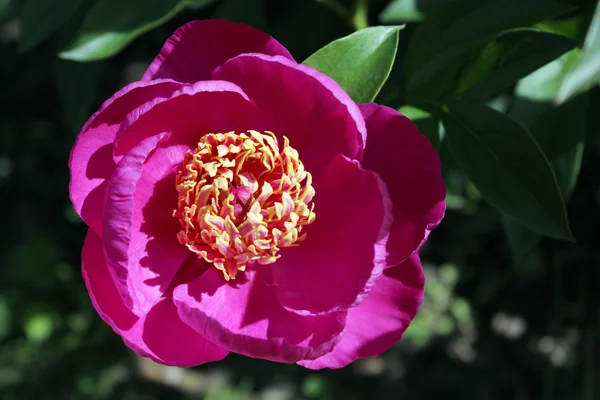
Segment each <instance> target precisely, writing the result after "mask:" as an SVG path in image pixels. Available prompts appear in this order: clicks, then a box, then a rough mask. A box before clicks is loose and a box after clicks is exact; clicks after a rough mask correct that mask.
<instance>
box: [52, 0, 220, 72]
mask: <svg viewBox="0 0 600 400" xmlns="http://www.w3.org/2000/svg"><path fill="white" fill-rule="evenodd" d="M213 1H214V0H177V1H165V0H127V1H123V0H100V1H98V2H97V3H96V5H95V6H94V7H93V8H92V9H91V10H90V12H89V13H88V15H87V16H86V18H85V20H84V21H83V26H82V27H81V30H80V31H79V33H78V35H77V36H76V37H75V39H74V40H73V42H71V44H70V45H68V46H67V48H66V49H65V50H64V51H63V52H62V53H60V57H61V58H65V59H68V60H74V61H94V60H101V59H104V58H108V57H111V56H113V55H115V54H117V53H118V52H119V51H121V50H122V49H124V48H125V47H126V46H127V45H128V44H130V43H131V42H132V41H133V40H134V39H135V38H137V37H138V36H140V35H142V34H143V33H145V32H147V31H149V30H150V29H153V28H156V27H158V26H160V25H162V24H164V23H165V22H167V21H168V20H170V19H171V18H173V17H174V16H175V15H177V14H178V13H179V12H180V11H182V10H183V9H184V8H186V7H194V8H199V7H203V6H206V5H208V4H210V3H212V2H213Z"/></svg>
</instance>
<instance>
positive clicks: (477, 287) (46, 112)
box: [0, 0, 600, 400]
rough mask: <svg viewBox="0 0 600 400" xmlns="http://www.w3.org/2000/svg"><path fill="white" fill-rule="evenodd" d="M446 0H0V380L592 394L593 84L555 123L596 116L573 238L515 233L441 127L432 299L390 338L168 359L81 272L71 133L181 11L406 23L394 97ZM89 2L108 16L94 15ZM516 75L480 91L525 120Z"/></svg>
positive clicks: (224, 395) (339, 24) (255, 389)
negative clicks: (371, 345) (351, 345)
mask: <svg viewBox="0 0 600 400" xmlns="http://www.w3.org/2000/svg"><path fill="white" fill-rule="evenodd" d="M448 1H450V0H448ZM448 1H443V0H441V1H437V2H436V1H435V0H429V1H425V0H421V1H419V0H415V1H396V2H390V1H387V0H372V1H363V0H358V1H354V0H345V1H339V2H332V1H326V0H322V1H315V0H263V1H259V0H222V1H199V0H194V1H168V0H152V1H150V0H147V1H141V0H135V1H134V0H120V1H112V0H99V1H92V0H58V1H55V0H43V1H34V0H29V1H18V0H0V224H1V225H0V226H1V229H0V398H1V399H3V400H4V399H15V400H21V399H131V400H134V399H201V398H203V399H212V400H216V399H265V400H267V399H269V400H277V399H281V400H283V399H323V400H326V399H405V400H420V399H436V398H444V399H477V400H488V399H489V400H492V399H494V400H495V399H503V400H504V399H516V400H538V399H541V400H557V399H560V400H562V399H574V400H575V399H580V400H594V399H600V341H599V339H600V273H599V267H600V247H599V246H600V185H599V183H600V179H599V178H598V171H600V136H599V134H598V133H599V131H600V112H599V111H600V93H599V90H598V89H597V88H596V89H593V90H591V91H589V92H588V93H587V94H585V95H582V97H578V98H576V99H575V100H571V102H577V101H582V100H581V99H583V98H584V97H583V96H585V101H587V108H583V110H584V111H583V112H579V113H575V114H573V113H571V112H563V114H562V117H561V118H562V119H559V120H557V121H555V122H554V123H553V124H552V125H553V128H554V129H560V130H561V131H560V132H559V133H560V134H561V135H565V136H568V135H571V134H574V133H573V132H572V129H579V130H581V131H582V132H584V134H585V150H584V151H583V156H582V161H581V173H580V175H579V179H578V183H577V186H576V187H575V189H574V191H573V193H572V195H571V198H570V199H569V201H568V204H567V212H568V215H569V219H570V224H571V229H572V232H573V236H574V237H575V239H576V243H569V242H561V241H557V240H552V239H547V238H546V239H538V238H536V237H535V236H534V237H533V239H531V235H529V236H528V235H525V236H523V237H522V238H521V239H519V238H518V237H517V239H515V237H516V236H515V235H512V236H511V238H512V241H510V240H508V238H507V234H506V226H505V225H507V224H510V222H506V219H503V217H501V216H500V215H499V213H498V212H497V211H496V210H494V209H493V208H492V207H491V206H490V205H489V204H488V203H487V202H485V201H484V200H482V199H481V197H480V195H479V194H478V192H477V190H476V189H475V188H474V187H473V186H472V185H471V184H470V183H469V181H468V180H467V178H466V177H465V175H464V173H463V172H462V170H461V169H460V168H458V166H457V165H456V163H455V162H454V161H453V158H452V157H451V156H450V152H449V150H448V149H447V146H444V142H442V145H441V147H440V150H439V152H440V156H441V158H442V161H443V168H444V178H445V182H446V184H447V186H448V191H449V193H448V211H447V215H446V218H445V220H444V221H443V223H442V225H441V226H440V227H439V228H438V229H437V230H435V231H434V233H433V234H432V235H431V237H430V240H429V242H428V243H427V245H426V246H425V247H424V248H423V250H422V259H423V263H424V267H425V270H426V275H427V287H426V299H425V303H424V305H423V307H422V308H421V310H420V312H419V314H418V316H417V318H416V319H415V320H414V322H413V324H412V325H411V327H410V328H409V330H408V331H407V332H406V334H405V335H404V338H403V340H402V341H401V342H399V343H398V344H397V345H396V346H395V347H394V348H393V349H392V350H390V351H388V352H387V353H385V354H383V355H382V356H380V357H375V358H372V359H365V360H360V361H358V362H356V363H354V364H352V365H350V366H348V367H347V368H344V369H342V370H336V371H329V370H326V371H318V372H315V371H309V370H306V369H304V368H302V367H299V366H296V365H285V364H275V363H271V362H266V361H262V360H254V359H249V358H245V357H241V356H236V355H230V356H228V357H227V358H226V359H225V360H224V361H222V362H219V363H215V364H209V365H205V366H201V367H198V368H194V369H189V370H181V369H177V368H169V367H163V366H159V365H157V364H154V363H152V362H151V361H148V360H145V359H141V358H139V357H137V356H135V354H134V353H133V352H131V351H129V350H127V348H126V347H125V346H124V345H123V343H122V341H121V339H120V338H119V337H118V336H117V335H115V334H114V333H113V332H112V330H111V329H110V328H109V327H108V326H107V325H105V324H104V323H103V322H102V321H101V319H100V318H99V317H98V316H97V315H96V314H95V312H94V310H93V308H92V306H91V303H90V300H89V297H88V295H87V292H86V290H85V287H84V284H83V281H82V279H81V276H80V251H81V246H82V244H83V238H84V235H85V232H86V227H85V226H84V224H83V223H82V222H81V221H80V220H79V218H78V217H77V216H76V215H75V213H74V211H73V209H72V206H71V205H70V201H69V198H68V190H67V187H68V181H69V171H68V168H67V160H68V156H69V151H70V148H71V146H72V145H73V143H74V140H75V137H76V134H77V132H78V130H79V128H80V127H81V126H82V125H83V123H84V122H85V121H86V119H87V118H88V117H89V116H90V115H91V114H92V113H93V112H94V111H95V110H97V109H98V107H99V106H100V104H101V103H102V101H103V100H104V99H106V98H108V97H110V95H111V94H112V93H114V92H115V91H116V90H118V89H119V88H121V87H122V86H124V85H125V84H127V83H129V82H132V81H134V80H137V79H139V78H140V77H141V75H142V74H143V72H144V70H145V68H146V67H147V66H148V64H149V63H150V61H151V60H152V58H153V57H154V56H155V55H156V53H157V52H158V50H159V49H160V47H161V46H162V44H163V42H164V41H165V40H166V39H167V38H168V37H169V35H170V34H171V33H172V32H173V31H174V30H175V29H176V28H177V27H178V26H180V25H182V24H184V23H186V22H187V21H190V20H193V19H204V18H210V17H214V16H219V17H224V18H228V19H232V20H236V21H242V22H246V23H248V24H251V25H253V26H255V27H257V28H260V29H264V30H266V31H268V32H269V33H271V34H272V35H273V36H275V37H276V38H277V39H278V40H279V41H280V42H282V43H283V44H284V45H285V46H286V47H287V48H288V49H289V50H290V51H291V53H292V54H293V55H294V57H295V58H296V59H297V60H298V61H302V60H304V59H305V58H306V57H308V56H309V55H311V54H312V53H313V52H314V51H316V50H318V49H319V48H321V47H322V46H324V45H326V44H328V43H329V42H331V41H332V40H334V39H337V38H340V37H342V36H345V35H347V34H350V33H351V32H353V31H354V30H355V29H356V28H357V27H358V28H361V27H364V24H365V23H368V24H370V25H376V24H379V23H382V22H386V23H391V22H408V24H407V27H406V28H405V29H404V30H402V31H401V32H400V42H399V47H398V57H397V59H396V63H395V67H394V70H393V71H392V74H391V76H390V79H389V81H388V82H387V83H386V85H385V86H384V88H383V90H382V92H381V93H380V95H379V98H378V101H380V102H383V103H386V104H389V105H392V106H394V107H401V106H403V105H405V104H406V102H407V99H406V93H405V92H404V89H403V86H402V67H403V61H404V58H403V57H404V55H405V54H406V49H407V47H408V46H409V43H410V41H411V38H412V36H413V34H414V32H415V29H416V28H417V27H418V26H419V24H420V22H419V21H422V20H423V19H424V20H425V21H427V18H428V16H429V14H428V13H429V11H430V10H431V9H433V8H435V6H436V5H437V3H444V2H446V3H447V2H448ZM481 1H482V2H483V1H484V0H481ZM522 1H524V2H527V1H528V0H522ZM390 3H395V4H390ZM401 3H402V4H401ZM471 3H473V2H471ZM475 3H476V2H475ZM567 3H571V5H573V6H574V8H573V11H572V13H571V14H567V15H566V16H565V17H564V18H563V19H561V20H560V21H559V22H558V23H555V24H554V25H552V26H553V27H554V28H556V29H562V30H563V31H564V32H567V34H568V35H570V36H571V37H573V38H575V39H577V40H579V41H580V42H581V41H582V40H583V37H584V36H585V33H586V31H587V27H588V25H589V21H590V19H591V16H592V14H593V11H594V7H595V5H596V1H586V0H581V1H568V2H567ZM392 6H393V7H396V8H397V9H396V10H395V11H394V8H393V7H392ZM23 7H24V8H23ZM102 7H104V9H102ZM401 7H404V8H402V9H401ZM411 7H412V8H411ZM98 9H100V11H98ZM90 10H96V11H97V12H100V14H102V13H104V14H103V15H104V17H103V18H104V19H102V18H100V19H99V21H100V22H98V21H90V18H89V13H90ZM398 10H400V11H398ZM86 16H88V17H87V19H86ZM103 24H104V25H103ZM78 32H79V33H78ZM86 35H87V36H86ZM121 50H122V51H121ZM59 53H60V54H62V58H60V57H59ZM559 54H560V53H559ZM109 56H111V57H109ZM107 57H109V58H107ZM73 59H79V60H85V61H88V62H84V63H82V62H77V61H73ZM96 59H97V60H96ZM94 60H95V61H94ZM445 79H447V78H445ZM523 82H525V83H526V82H529V81H521V82H520V83H519V85H520V86H517V87H516V89H515V85H514V84H513V85H511V86H510V87H507V88H505V89H503V90H500V91H497V92H495V93H493V94H491V95H487V96H485V98H482V99H481V101H483V102H485V103H486V104H488V105H491V106H492V107H494V108H496V109H499V110H501V111H503V112H506V113H507V114H509V115H511V114H512V115H517V114H518V113H519V112H521V113H522V115H521V117H520V118H523V119H524V120H526V119H527V117H528V116H530V115H531V113H532V112H533V111H531V109H525V111H523V109H522V108H518V107H516V105H517V104H523V103H524V102H525V103H527V101H528V100H531V99H528V98H527V97H524V96H523V95H522V94H521V92H520V91H519V87H521V88H523V87H524V86H526V85H524V84H522V83H523ZM548 85H549V84H544V85H543V88H547V86H548ZM549 101H550V100H549V99H548V98H545V99H543V100H541V101H538V102H537V103H536V104H537V106H536V107H538V108H539V107H542V108H543V107H546V108H548V107H549ZM568 104H575V103H567V105H568ZM567 105H565V107H566V106H567ZM581 109H582V108H581V107H579V106H578V107H577V108H576V111H579V110H581ZM405 110H406V109H405ZM585 110H589V112H587V111H585ZM409 111H411V110H409ZM414 111H415V110H414V109H412V112H413V113H414ZM417 114H418V113H417ZM417 114H413V115H412V116H413V117H414V116H415V115H417ZM417 116H418V118H419V119H418V124H419V127H420V128H421V129H422V130H423V131H424V132H426V133H430V132H435V135H436V137H437V136H438V135H439V129H440V126H439V121H438V120H436V119H435V118H432V117H431V116H430V115H429V114H426V113H421V114H418V115H417ZM515 118H517V117H515ZM523 119H521V120H520V121H521V123H522V124H524V125H526V123H525V122H523V121H524V120H523ZM429 137H431V136H429ZM582 137H583V136H582ZM529 240H530V241H531V242H530V243H524V242H523V241H529Z"/></svg>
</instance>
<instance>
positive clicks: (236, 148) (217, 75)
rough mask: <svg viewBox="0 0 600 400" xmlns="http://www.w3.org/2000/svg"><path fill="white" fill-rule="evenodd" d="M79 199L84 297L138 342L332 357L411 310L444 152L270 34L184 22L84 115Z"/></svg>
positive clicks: (325, 363)
mask: <svg viewBox="0 0 600 400" xmlns="http://www.w3.org/2000/svg"><path fill="white" fill-rule="evenodd" d="M69 165H70V168H71V185H70V192H71V199H72V201H73V204H74V206H75V210H76V211H77V213H78V214H79V215H80V216H81V218H82V219H83V221H85V223H86V224H87V225H88V226H89V231H88V235H87V238H86V240H85V244H84V247H83V256H82V258H83V276H84V279H85V282H86V285H87V288H88V291H89V293H90V297H91V299H92V302H93V304H94V307H95V308H96V310H97V311H98V313H99V314H100V316H101V317H102V318H103V319H104V321H106V323H108V324H109V325H110V326H111V327H112V328H113V329H114V330H115V332H117V333H118V334H119V335H121V336H122V337H123V340H124V341H125V344H126V345H127V346H129V347H130V348H132V349H133V350H134V351H136V352H137V353H138V354H140V355H143V356H147V357H150V358H152V359H153V360H155V361H157V362H160V363H163V364H168V365H177V366H182V367H187V366H194V365H198V364H202V363H205V362H208V361H215V360H219V359H222V358H223V357H225V356H226V355H227V354H228V352H230V351H233V352H236V353H240V354H245V355H247V356H250V357H257V358H264V359H268V360H273V361H280V362H298V363H299V364H301V365H304V366H306V367H308V368H314V369H318V368H325V367H327V368H339V367H343V366H345V365H347V364H348V363H350V362H352V361H354V360H356V359H357V358H361V357H369V356H374V355H377V354H380V353H382V352H383V351H385V350H387V349H388V348H390V347H391V346H392V345H393V344H394V343H395V342H396V341H397V340H399V339H400V337H401V336H402V333H403V332H404V330H405V329H406V327H407V326H408V324H409V323H410V321H411V320H412V318H413V317H414V316H415V313H416V312H417V309H418V307H419V305H420V303H421V300H422V297H423V285H424V278H423V272H422V268H421V265H420V261H419V256H418V249H419V248H420V246H421V245H422V244H423V242H424V241H425V240H426V239H427V236H428V234H429V232H430V231H431V229H433V228H434V227H435V226H437V224H438V223H439V222H440V220H441V219H442V217H443V214H444V210H445V204H444V196H445V187H444V185H443V182H442V179H441V175H440V161H439V159H438V157H437V155H436V153H435V151H434V150H433V148H432V147H431V146H430V144H429V142H428V141H427V139H426V138H425V137H424V136H423V135H421V134H420V133H419V132H418V131H417V129H416V128H415V126H414V125H413V124H412V123H411V122H410V121H409V120H408V119H407V118H406V117H404V116H402V115H400V114H399V113H398V112H396V111H395V110H393V109H390V108H387V107H383V106H379V105H376V104H373V103H369V104H361V105H357V104H355V103H354V102H353V101H352V100H351V99H350V97H349V96H348V95H347V94H346V93H345V92H344V91H343V90H342V89H341V88H340V86H339V85H338V84H337V83H336V82H334V81H333V80H332V79H330V78H328V77H327V76H325V75H324V74H322V73H320V72H318V71H316V70H314V69H312V68H310V67H307V66H303V65H300V64H298V63H296V61H294V59H293V58H292V56H291V55H290V54H289V52H288V51H287V50H286V49H285V48H284V47H283V46H282V45H281V44H279V43H278V42H277V41H275V40H274V39H273V38H271V37H269V36H268V35H266V34H265V33H263V32H260V31H257V30H255V29H253V28H250V27H248V26H245V25H241V24H236V23H232V22H227V21H223V20H208V21H198V22H192V23H189V24H187V25H185V26H183V27H181V28H180V29H178V30H177V31H176V32H175V34H174V35H173V36H172V37H171V38H170V39H169V40H168V41H167V42H166V44H165V45H164V47H163V48H162V50H161V52H160V54H159V55H158V57H156V59H155V60H154V62H153V63H152V64H151V65H150V67H149V68H148V71H147V72H146V74H145V75H144V77H143V78H142V80H141V81H139V82H134V83H132V84H130V85H127V86H126V87H124V88H123V89H121V90H120V91H119V92H117V93H116V94H115V95H114V96H113V97H111V98H110V99H109V100H107V101H106V102H105V103H104V104H103V105H102V107H101V108H100V110H99V111H98V112H97V113H95V114H94V115H93V116H92V117H91V118H90V120H89V121H88V122H87V123H86V124H85V126H84V127H83V129H82V130H81V132H80V134H79V136H78V138H77V142H76V144H75V146H74V148H73V151H72V154H71V159H70V163H69Z"/></svg>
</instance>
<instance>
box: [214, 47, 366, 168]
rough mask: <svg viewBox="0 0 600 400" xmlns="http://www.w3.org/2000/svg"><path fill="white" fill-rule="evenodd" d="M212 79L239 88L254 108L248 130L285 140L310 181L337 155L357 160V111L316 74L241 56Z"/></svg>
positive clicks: (276, 60)
mask: <svg viewBox="0 0 600 400" xmlns="http://www.w3.org/2000/svg"><path fill="white" fill-rule="evenodd" d="M213 78H214V79H223V80H226V81H229V82H233V83H235V84H237V85H239V86H240V87H241V88H242V89H243V90H244V92H245V93H247V94H248V96H250V98H251V99H252V100H253V101H254V102H255V103H256V104H257V105H258V107H259V109H260V117H259V118H260V119H259V121H257V126H256V127H255V128H253V129H256V130H259V131H261V130H267V131H272V132H273V133H275V134H276V135H278V136H279V137H281V136H287V137H288V138H289V139H290V145H291V146H292V147H294V148H295V149H296V150H298V152H299V154H300V159H301V160H302V162H303V163H304V165H305V167H306V169H307V170H308V171H310V172H311V174H313V176H314V177H318V175H319V174H320V173H321V171H322V169H323V168H324V167H325V166H326V165H327V163H328V162H329V161H330V160H331V159H332V158H333V157H334V156H335V155H337V154H339V153H341V154H343V155H345V156H347V157H349V158H352V159H355V158H360V157H362V149H363V146H364V142H365V141H364V139H365V137H366V131H365V125H364V120H363V118H362V115H361V113H360V110H359V109H358V107H357V106H356V104H354V102H353V101H352V99H350V97H349V96H348V95H347V94H346V93H345V92H344V91H343V90H342V88H340V86H339V85H338V84H337V83H336V82H335V81H334V80H333V79H331V78H329V77H327V76H326V75H324V74H322V73H320V72H318V71H317V70H315V69H313V68H310V67H307V66H303V65H300V64H296V63H294V62H292V61H290V60H288V59H286V58H284V57H277V56H276V57H271V56H265V55H262V54H245V55H241V56H238V57H235V58H232V59H231V60H229V61H228V62H227V63H226V64H225V65H224V66H222V67H221V68H218V69H216V70H215V72H214V73H213Z"/></svg>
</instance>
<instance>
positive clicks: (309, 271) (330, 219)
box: [269, 155, 391, 314]
mask: <svg viewBox="0 0 600 400" xmlns="http://www.w3.org/2000/svg"><path fill="white" fill-rule="evenodd" d="M315 190H316V196H315V198H314V204H315V213H316V216H317V217H316V220H315V222H314V223H313V224H312V225H308V226H307V227H306V228H305V232H306V233H307V237H306V240H304V241H302V242H300V243H299V245H298V246H297V247H289V248H285V249H282V250H281V253H280V254H281V258H280V259H279V260H277V261H276V262H275V263H274V264H271V265H269V267H270V269H271V271H272V273H273V281H274V282H275V290H276V292H277V297H278V299H279V301H280V302H281V304H282V305H283V306H284V307H286V308H287V309H290V310H295V311H296V312H299V313H301V314H306V313H308V314H320V313H327V312H330V311H332V310H345V309H347V308H348V307H350V306H351V305H353V304H357V303H358V302H360V301H361V299H362V297H363V296H364V295H366V293H368V291H369V289H370V286H371V285H372V283H373V281H374V279H376V278H377V276H379V275H380V274H381V272H382V270H383V266H384V261H385V255H386V253H385V243H386V240H387V234H388V232H389V226H390V224H391V204H390V203H389V199H388V197H387V193H385V188H384V187H383V184H382V182H381V181H380V180H379V178H378V177H377V176H376V174H374V173H373V172H371V171H367V170H365V169H363V168H361V166H360V164H359V163H358V161H352V160H348V159H347V158H345V157H344V156H341V155H339V156H337V157H335V158H334V159H333V160H332V161H331V163H330V164H329V165H328V166H327V167H326V168H325V170H324V171H323V174H322V176H321V178H320V179H319V180H317V181H316V182H315Z"/></svg>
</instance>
